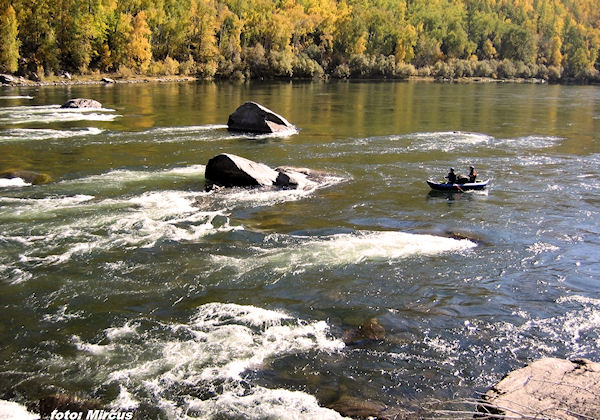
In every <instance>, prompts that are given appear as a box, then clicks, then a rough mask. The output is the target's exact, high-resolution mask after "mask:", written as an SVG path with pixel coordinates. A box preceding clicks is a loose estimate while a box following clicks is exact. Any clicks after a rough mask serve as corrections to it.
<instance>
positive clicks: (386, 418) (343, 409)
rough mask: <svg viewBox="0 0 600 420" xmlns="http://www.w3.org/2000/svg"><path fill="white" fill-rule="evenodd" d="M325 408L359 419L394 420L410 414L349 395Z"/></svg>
mask: <svg viewBox="0 0 600 420" xmlns="http://www.w3.org/2000/svg"><path fill="white" fill-rule="evenodd" d="M327 408H330V409H332V410H335V411H337V412H338V413H340V414H341V415H343V416H347V417H352V418H359V419H377V420H396V419H403V418H406V416H407V415H409V414H411V413H410V412H408V411H406V410H403V409H401V408H399V407H389V406H387V405H385V404H384V403H382V402H379V401H373V400H369V399H364V398H356V397H351V396H349V395H343V396H341V397H340V398H339V399H338V400H337V401H334V402H332V403H329V404H327Z"/></svg>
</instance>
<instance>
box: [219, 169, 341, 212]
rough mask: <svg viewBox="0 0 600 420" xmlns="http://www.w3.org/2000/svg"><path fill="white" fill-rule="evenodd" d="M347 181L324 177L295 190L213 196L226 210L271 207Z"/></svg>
mask: <svg viewBox="0 0 600 420" xmlns="http://www.w3.org/2000/svg"><path fill="white" fill-rule="evenodd" d="M345 181H347V178H343V177H340V176H326V177H324V178H323V179H322V180H320V182H314V181H311V180H309V179H306V182H305V183H304V184H303V185H300V186H299V188H297V189H291V190H281V189H276V188H270V187H264V188H250V189H248V188H231V189H226V190H221V191H219V192H217V193H215V194H214V196H215V197H219V199H220V200H221V202H222V203H223V204H224V205H225V207H226V208H228V209H231V208H235V207H239V206H240V205H244V206H252V207H256V206H272V205H275V204H280V203H285V202H288V201H298V200H301V199H304V198H306V197H309V196H311V195H313V194H314V193H315V192H316V191H317V190H320V189H325V188H329V187H330V186H333V185H336V184H340V183H342V182H345Z"/></svg>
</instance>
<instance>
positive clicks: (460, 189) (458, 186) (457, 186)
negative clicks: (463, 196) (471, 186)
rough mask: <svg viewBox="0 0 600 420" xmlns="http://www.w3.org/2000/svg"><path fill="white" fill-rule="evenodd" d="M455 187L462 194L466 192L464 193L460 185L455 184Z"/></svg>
mask: <svg viewBox="0 0 600 420" xmlns="http://www.w3.org/2000/svg"><path fill="white" fill-rule="evenodd" d="M454 186H455V187H456V188H458V189H459V191H460V192H465V191H464V190H463V189H462V188H460V185H458V184H454Z"/></svg>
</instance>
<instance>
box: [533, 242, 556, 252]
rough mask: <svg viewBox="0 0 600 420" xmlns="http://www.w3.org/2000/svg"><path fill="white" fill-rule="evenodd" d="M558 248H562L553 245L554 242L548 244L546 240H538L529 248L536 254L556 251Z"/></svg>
mask: <svg viewBox="0 0 600 420" xmlns="http://www.w3.org/2000/svg"><path fill="white" fill-rule="evenodd" d="M558 250H560V248H559V247H557V246H555V245H552V244H547V243H544V242H536V243H535V244H533V245H531V246H530V247H528V248H527V251H528V252H532V253H533V254H535V255H538V254H542V253H546V252H554V251H558Z"/></svg>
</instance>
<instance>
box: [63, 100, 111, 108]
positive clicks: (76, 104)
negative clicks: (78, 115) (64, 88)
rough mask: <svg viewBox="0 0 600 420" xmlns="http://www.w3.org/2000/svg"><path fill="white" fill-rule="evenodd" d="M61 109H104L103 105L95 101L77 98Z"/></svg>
mask: <svg viewBox="0 0 600 420" xmlns="http://www.w3.org/2000/svg"><path fill="white" fill-rule="evenodd" d="M61 108H102V104H101V103H100V102H98V101H95V100H93V99H85V98H76V99H69V100H68V101H67V102H65V103H64V104H63V105H62V106H61Z"/></svg>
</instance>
